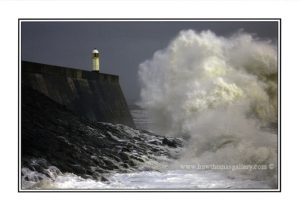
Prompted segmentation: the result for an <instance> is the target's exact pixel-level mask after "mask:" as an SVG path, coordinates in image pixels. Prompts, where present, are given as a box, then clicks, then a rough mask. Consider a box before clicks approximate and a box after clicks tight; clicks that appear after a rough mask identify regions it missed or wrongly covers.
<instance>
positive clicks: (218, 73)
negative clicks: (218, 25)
mask: <svg viewBox="0 0 300 210" xmlns="http://www.w3.org/2000/svg"><path fill="white" fill-rule="evenodd" d="M139 78H140V82H141V86H142V89H141V101H140V105H141V106H142V107H143V108H145V109H146V110H147V111H148V112H149V116H150V117H151V120H152V121H153V122H154V123H153V125H154V127H153V128H151V129H152V130H154V131H156V132H158V133H160V134H165V135H173V136H178V135H185V136H189V137H190V147H189V149H187V153H186V155H184V156H183V158H182V160H183V161H184V160H186V161H190V162H191V161H192V160H193V161H195V160H196V161H197V163H205V164H220V163H224V164H275V165H276V164H277V163H276V160H277V158H276V157H277V135H276V134H274V133H272V132H267V131H264V130H262V129H261V127H266V126H269V125H270V124H273V125H274V124H275V125H276V123H277V49H276V47H275V46H274V45H272V43H271V42H270V41H265V40H259V39H257V38H255V37H253V36H252V35H250V34H247V33H244V32H238V33H236V34H234V35H232V36H230V37H227V38H226V37H220V36H217V35H216V34H214V33H213V32H211V31H202V32H200V33H197V32H195V31H193V30H186V31H181V32H180V33H179V35H178V36H177V37H176V38H175V39H174V40H172V41H171V42H170V44H169V46H167V48H165V49H163V50H159V51H157V52H155V53H154V55H153V58H152V59H150V60H147V61H145V62H143V63H142V64H140V66H139ZM268 175H270V172H268ZM271 175H272V176H276V173H275V170H273V171H272V174H271Z"/></svg>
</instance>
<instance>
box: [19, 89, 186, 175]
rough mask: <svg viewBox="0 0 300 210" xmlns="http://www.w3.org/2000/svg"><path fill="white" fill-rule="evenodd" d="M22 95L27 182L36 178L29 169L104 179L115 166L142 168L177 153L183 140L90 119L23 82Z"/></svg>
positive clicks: (118, 169)
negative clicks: (31, 175)
mask: <svg viewBox="0 0 300 210" xmlns="http://www.w3.org/2000/svg"><path fill="white" fill-rule="evenodd" d="M21 96H22V97H21V168H22V180H24V181H30V179H32V177H29V176H28V175H27V173H26V171H35V172H38V173H40V174H44V175H45V176H47V177H49V178H53V177H52V175H53V173H56V174H57V173H73V174H75V175H78V176H81V177H83V178H91V179H96V180H99V179H100V180H104V181H105V180H106V179H105V175H106V174H109V173H111V172H112V171H114V172H128V171H132V170H139V168H140V167H141V166H142V165H143V163H144V162H147V161H148V160H155V159H156V158H158V157H161V156H165V157H168V158H171V159H172V158H177V157H178V156H179V151H180V148H181V147H182V145H183V140H182V139H180V138H172V137H164V136H159V135H156V134H153V133H150V132H148V131H142V130H137V129H133V128H130V127H128V126H125V125H121V124H110V123H103V122H93V121H90V120H87V119H85V118H82V117H80V116H78V115H76V114H75V113H73V112H71V111H70V110H68V109H67V108H66V107H65V106H63V105H60V104H58V103H56V102H55V101H53V100H51V99H50V98H48V97H47V96H45V95H43V94H41V93H39V92H37V91H35V90H33V89H31V88H29V87H22V95H21ZM56 170H57V171H56ZM55 171H56V172H55ZM35 179H36V177H35Z"/></svg>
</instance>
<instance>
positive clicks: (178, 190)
mask: <svg viewBox="0 0 300 210" xmlns="http://www.w3.org/2000/svg"><path fill="white" fill-rule="evenodd" d="M37 21H42V22H132V21H138V22H160V21H171V22H172V21H182V22H185V21H191V22H192V21H194V22H212V21H219V22H243V21H249V22H257V21H270V22H277V23H278V40H277V46H278V48H277V50H278V51H277V52H278V58H277V63H278V133H277V136H278V138H277V139H278V153H277V155H278V156H277V157H278V161H277V167H278V171H277V172H278V173H277V175H278V176H277V183H278V188H277V189H199V190H197V189H141V190H137V189H103V190H102V189H101V190H94V189H93V190H77V189H76V190H74V189H70V190H23V189H22V188H21V182H22V179H21V104H20V102H21V57H22V56H21V46H22V45H21V23H22V22H37ZM280 23H281V20H280V18H268V19H260V18H253V19H247V18H243V19H242V18H240V19H238V18H232V19H231V18H228V19H226V18H224V19H208V18H207V19H206V18H202V19H201V18H199V19H196V18H192V19H189V18H186V19H184V18H181V19H180V18H178V19H176V18H175V19H171V18H167V19H163V18H162V19H150V18H144V19H143V18H140V19H138V18H128V19H125V18H124V19H117V18H116V19H79V18H75V19H26V18H21V20H19V22H18V28H19V40H18V44H19V52H18V56H19V61H18V67H19V81H18V84H19V90H18V91H19V98H18V99H19V122H18V125H19V137H18V146H19V151H18V154H19V159H18V161H19V166H18V170H19V174H18V178H19V180H18V183H19V185H18V190H19V192H280V191H281V107H280V105H281V24H280Z"/></svg>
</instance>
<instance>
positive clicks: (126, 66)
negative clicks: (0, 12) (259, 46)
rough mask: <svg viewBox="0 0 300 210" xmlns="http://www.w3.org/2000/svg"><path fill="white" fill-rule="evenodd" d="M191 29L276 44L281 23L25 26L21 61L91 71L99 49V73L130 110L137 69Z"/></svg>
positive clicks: (136, 94) (136, 90)
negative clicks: (115, 79) (114, 84)
mask: <svg viewBox="0 0 300 210" xmlns="http://www.w3.org/2000/svg"><path fill="white" fill-rule="evenodd" d="M188 29H192V30H195V31H202V30H211V31H213V32H214V33H216V34H217V35H219V36H230V35H231V34H233V33H236V32H237V31H239V30H243V31H244V32H247V33H251V34H255V36H256V37H258V38H260V39H268V40H271V41H272V42H273V43H276V42H277V39H278V22H277V21H201V20H200V21H101V20H99V22H98V21H97V22H91V21H71V22H70V21H47V22H46V21H36V22H32V21H22V22H21V60H24V61H31V62H37V63H44V64H49V65H57V66H63V67H70V68H76V69H82V70H91V52H92V50H93V49H94V48H97V49H98V50H100V54H101V67H100V72H102V73H107V74H114V75H118V76H119V79H120V85H121V86H122V90H123V92H124V95H125V97H126V99H127V102H128V104H129V105H131V104H134V103H135V102H136V101H137V100H138V98H139V89H140V86H139V82H138V76H137V71H138V66H139V64H140V63H142V62H143V61H145V60H147V59H150V58H151V57H152V56H153V53H154V52H155V51H157V50H160V49H164V48H166V47H167V45H168V43H169V42H170V41H171V40H172V39H173V38H175V37H176V36H177V34H178V32H179V31H181V30H188Z"/></svg>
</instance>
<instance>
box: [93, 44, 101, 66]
mask: <svg viewBox="0 0 300 210" xmlns="http://www.w3.org/2000/svg"><path fill="white" fill-rule="evenodd" d="M92 64H93V68H92V71H93V72H99V71H100V55H99V51H98V50H97V49H96V48H95V49H94V50H93V52H92Z"/></svg>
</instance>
